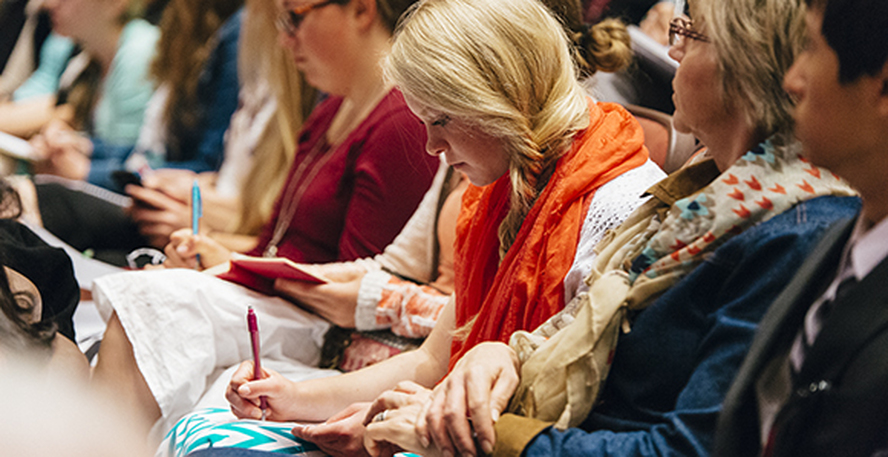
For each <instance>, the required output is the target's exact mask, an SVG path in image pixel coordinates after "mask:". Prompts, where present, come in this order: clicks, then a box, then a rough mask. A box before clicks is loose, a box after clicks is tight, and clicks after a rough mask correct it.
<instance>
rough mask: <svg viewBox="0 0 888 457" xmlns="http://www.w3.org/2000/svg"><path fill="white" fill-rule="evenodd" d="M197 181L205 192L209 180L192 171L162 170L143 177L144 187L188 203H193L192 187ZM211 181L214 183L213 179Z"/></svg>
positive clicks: (153, 171)
mask: <svg viewBox="0 0 888 457" xmlns="http://www.w3.org/2000/svg"><path fill="white" fill-rule="evenodd" d="M208 175H213V176H214V175H215V173H208ZM195 179H197V180H198V181H199V183H198V184H199V185H200V186H201V190H204V188H205V187H206V185H207V184H208V183H205V182H204V181H207V178H205V177H204V176H203V175H198V174H197V173H195V172H193V171H191V170H179V169H175V168H161V169H158V170H152V171H150V172H148V173H145V175H144V176H142V187H144V188H146V189H151V190H156V191H158V192H162V193H163V194H165V195H167V196H169V197H171V198H174V199H176V200H178V201H181V202H186V203H187V202H190V201H191V187H192V186H193V185H194V180H195ZM209 181H210V182H212V178H211V179H209Z"/></svg>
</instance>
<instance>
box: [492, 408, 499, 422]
mask: <svg viewBox="0 0 888 457" xmlns="http://www.w3.org/2000/svg"><path fill="white" fill-rule="evenodd" d="M490 417H492V418H493V421H494V422H496V421H498V420H499V418H500V413H499V411H497V410H493V411H491V412H490Z"/></svg>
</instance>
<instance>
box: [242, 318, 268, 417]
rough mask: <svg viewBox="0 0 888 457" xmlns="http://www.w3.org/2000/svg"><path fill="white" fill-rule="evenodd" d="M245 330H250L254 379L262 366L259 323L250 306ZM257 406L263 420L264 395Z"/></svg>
mask: <svg viewBox="0 0 888 457" xmlns="http://www.w3.org/2000/svg"><path fill="white" fill-rule="evenodd" d="M247 330H249V331H250V345H251V346H252V347H253V380H254V381H256V380H259V379H262V375H261V374H262V366H261V365H260V363H259V324H258V323H257V322H256V313H254V312H253V307H252V306H248V307H247ZM259 408H260V409H262V420H265V413H266V412H267V411H268V403H267V402H266V400H265V396H264V395H263V396H261V397H259Z"/></svg>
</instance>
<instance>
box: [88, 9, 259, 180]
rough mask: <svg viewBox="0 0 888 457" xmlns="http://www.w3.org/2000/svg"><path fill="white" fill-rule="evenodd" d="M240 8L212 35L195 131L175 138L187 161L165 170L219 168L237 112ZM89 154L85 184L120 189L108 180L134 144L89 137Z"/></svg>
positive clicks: (211, 169)
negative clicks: (211, 44)
mask: <svg viewBox="0 0 888 457" xmlns="http://www.w3.org/2000/svg"><path fill="white" fill-rule="evenodd" d="M242 21H243V8H242V9H240V10H238V12H236V13H235V14H233V15H231V17H229V18H228V19H227V20H226V21H225V23H224V24H222V26H221V27H220V28H219V30H218V31H217V32H216V37H217V38H218V40H219V42H218V44H217V45H216V47H215V48H214V50H213V53H212V55H210V58H209V59H208V60H207V61H206V63H205V64H204V68H203V70H202V72H201V75H200V80H199V81H198V86H197V90H198V99H199V100H200V101H201V104H202V109H201V118H200V121H199V122H198V125H197V127H196V128H194V129H192V131H190V132H185V133H184V135H183V137H182V138H179V141H180V144H181V149H182V151H183V152H185V153H187V154H189V156H188V158H187V159H185V160H181V161H176V162H169V161H168V162H166V163H164V165H163V166H164V167H165V168H180V169H187V170H191V171H194V172H198V173H201V172H204V171H216V170H218V169H219V167H220V166H221V165H222V159H223V156H224V142H225V132H226V131H227V130H228V125H229V124H230V123H231V116H232V115H233V114H234V111H235V110H236V109H237V104H238V91H239V90H240V86H239V82H238V77H237V51H238V38H239V37H240V27H241V22H242ZM91 140H92V142H93V155H92V160H91V163H90V170H89V176H88V177H87V181H89V182H90V183H92V184H95V185H98V186H102V187H105V188H107V189H112V190H121V189H118V188H117V184H116V183H115V182H114V181H113V180H112V179H111V173H112V172H114V171H116V170H120V169H122V168H123V164H124V162H125V161H126V159H127V157H129V155H130V154H131V153H132V152H133V149H134V145H125V146H120V145H113V144H110V143H108V142H104V141H102V140H101V139H98V138H95V137H94V138H92V139H91Z"/></svg>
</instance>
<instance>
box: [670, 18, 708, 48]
mask: <svg viewBox="0 0 888 457" xmlns="http://www.w3.org/2000/svg"><path fill="white" fill-rule="evenodd" d="M684 38H689V39H691V40H697V41H702V42H704V43H708V42H709V37H707V36H706V35H703V34H702V33H700V32H697V31H695V30H694V21H692V20H690V19H685V18H683V17H677V18H675V19H673V20H672V21H671V22H669V46H678V45H680V44H682V43H683V42H684Z"/></svg>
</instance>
